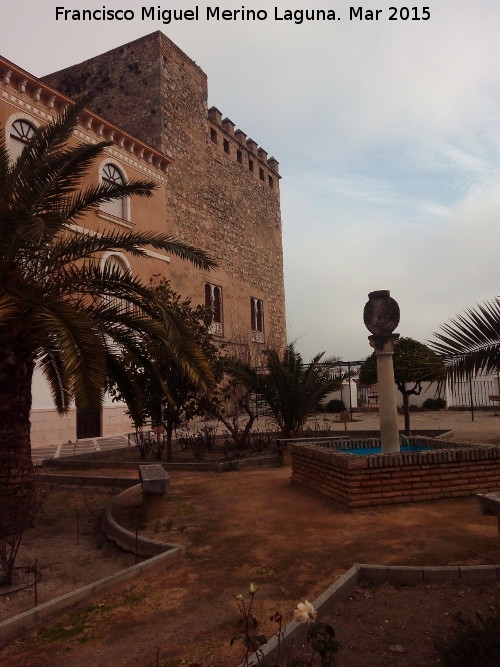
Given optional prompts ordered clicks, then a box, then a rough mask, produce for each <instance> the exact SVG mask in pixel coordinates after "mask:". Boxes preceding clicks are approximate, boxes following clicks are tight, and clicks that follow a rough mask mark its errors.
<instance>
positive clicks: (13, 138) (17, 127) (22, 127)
mask: <svg viewBox="0 0 500 667" xmlns="http://www.w3.org/2000/svg"><path fill="white" fill-rule="evenodd" d="M35 130H36V128H35V126H34V125H32V124H31V123H30V122H29V121H27V120H25V119H24V118H19V119H18V120H15V121H14V122H13V123H12V125H11V126H10V133H9V137H10V155H11V158H12V159H13V160H16V159H17V158H18V157H19V156H20V155H21V153H22V152H23V148H24V147H25V146H26V144H27V143H28V141H29V140H30V139H31V137H32V136H33V135H34V134H35Z"/></svg>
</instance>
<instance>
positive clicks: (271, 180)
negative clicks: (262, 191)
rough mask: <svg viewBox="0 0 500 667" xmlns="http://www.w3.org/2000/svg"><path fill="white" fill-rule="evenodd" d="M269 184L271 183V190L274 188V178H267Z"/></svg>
mask: <svg viewBox="0 0 500 667" xmlns="http://www.w3.org/2000/svg"><path fill="white" fill-rule="evenodd" d="M267 182H268V183H269V187H270V188H273V187H274V183H273V177H272V176H268V177H267Z"/></svg>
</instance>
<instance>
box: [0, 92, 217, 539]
mask: <svg viewBox="0 0 500 667" xmlns="http://www.w3.org/2000/svg"><path fill="white" fill-rule="evenodd" d="M81 108H82V107H81V105H76V106H74V107H71V108H69V109H68V110H67V111H66V112H64V113H63V114H62V115H61V116H60V117H58V118H57V119H55V120H54V121H52V122H50V123H49V124H47V125H45V126H43V127H41V128H40V129H38V130H37V131H36V132H35V134H34V136H33V137H32V139H31V140H30V141H29V143H28V144H27V145H26V146H25V148H24V150H23V152H22V153H21V155H20V156H19V158H18V159H17V160H16V161H15V162H14V163H13V164H11V163H10V161H9V155H8V152H7V147H6V143H5V140H4V139H3V137H2V141H1V145H0V495H1V497H0V507H1V521H2V525H1V526H0V530H2V531H4V533H5V531H7V532H8V531H9V530H10V529H12V528H15V526H16V525H18V524H19V521H20V520H22V517H26V516H28V515H29V508H30V506H31V502H32V497H33V469H32V464H31V449H30V409H31V384H32V377H33V371H34V367H35V363H37V364H38V365H39V366H40V368H41V369H42V371H43V373H44V375H45V377H46V379H47V380H48V383H49V385H50V388H51V390H52V395H53V398H54V402H55V405H56V408H57V410H58V411H59V412H60V413H64V412H65V411H67V410H68V408H69V407H70V405H71V402H72V401H73V400H75V401H76V403H77V405H78V406H79V407H81V408H82V409H85V408H89V407H98V406H100V404H101V402H102V397H103V390H104V388H105V385H106V381H107V377H108V376H118V377H119V376H120V364H121V362H122V357H123V353H124V352H126V353H127V354H128V355H132V356H134V355H140V354H141V346H140V345H139V341H141V340H142V338H143V337H144V336H146V337H150V338H151V339H154V340H155V341H158V343H159V344H161V345H164V346H165V347H166V348H167V349H169V351H170V352H171V353H172V354H173V355H175V356H176V357H177V358H178V359H179V363H181V364H182V366H183V368H184V369H185V370H186V372H187V373H188V375H189V376H190V377H191V378H192V379H193V380H195V381H197V382H199V383H200V384H202V385H205V386H208V385H209V384H211V383H212V381H213V377H212V375H211V371H210V369H209V367H208V365H207V363H206V361H205V358H204V356H203V353H202V352H201V350H200V348H199V346H198V345H196V343H195V341H193V340H192V338H191V337H190V336H189V331H188V330H187V329H186V327H185V326H184V325H183V323H182V322H180V321H179V320H178V319H176V318H173V317H172V316H171V313H169V312H168V310H167V309H165V308H163V307H162V305H161V304H160V303H159V302H158V301H157V300H156V298H155V295H154V293H153V292H152V291H151V289H150V288H149V287H148V286H146V285H144V284H142V283H141V282H140V281H139V280H138V279H136V278H135V277H134V276H132V275H130V274H126V275H118V272H117V271H116V270H111V269H106V268H104V269H102V268H100V267H99V262H98V259H99V256H100V255H101V253H102V252H105V251H108V250H122V251H125V252H128V253H130V254H131V255H136V256H143V255H144V254H145V246H151V247H153V248H156V249H162V250H165V251H167V252H169V253H174V254H176V255H178V256H179V257H182V258H184V259H188V260H190V261H192V262H193V263H194V264H195V265H196V266H199V267H202V268H204V269H209V268H210V267H212V266H214V262H213V261H212V260H210V258H209V257H207V256H206V255H205V254H204V253H203V252H202V251H200V250H197V249H196V248H194V247H193V246H191V245H189V244H186V243H183V242H181V241H179V240H178V239H175V238H174V237H171V236H168V235H163V234H155V233H142V234H141V233H133V232H124V233H117V232H107V231H102V232H101V233H98V234H94V235H90V234H77V233H75V232H74V231H73V229H72V225H74V224H75V223H76V222H78V221H79V220H80V219H81V218H82V216H84V214H85V213H86V212H87V211H89V210H91V209H94V208H96V207H98V206H99V205H100V204H102V203H104V202H107V201H110V200H112V199H115V198H116V197H123V196H132V195H139V196H144V197H148V196H151V194H152V191H153V189H154V187H155V185H154V183H150V182H147V181H131V182H129V183H126V184H122V185H110V184H105V183H104V184H99V185H92V186H89V187H83V185H82V179H83V177H84V175H85V174H86V172H87V171H88V169H89V167H90V166H91V165H92V163H93V162H94V161H95V159H96V158H97V157H98V156H100V155H101V154H102V153H103V151H104V149H105V147H106V146H108V145H110V142H101V143H97V144H84V143H80V144H77V145H75V144H74V143H71V142H70V139H71V136H72V133H73V131H74V129H75V127H76V124H77V120H78V114H79V113H80V112H81Z"/></svg>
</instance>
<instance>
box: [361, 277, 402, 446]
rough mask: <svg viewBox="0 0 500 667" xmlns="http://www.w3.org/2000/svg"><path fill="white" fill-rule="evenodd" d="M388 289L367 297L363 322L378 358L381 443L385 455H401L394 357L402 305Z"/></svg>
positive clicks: (372, 293) (371, 293)
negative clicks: (392, 453) (399, 453)
mask: <svg viewBox="0 0 500 667" xmlns="http://www.w3.org/2000/svg"><path fill="white" fill-rule="evenodd" d="M390 294H391V293H390V292H389V290H378V291H377V292H370V294H368V303H367V304H366V305H365V309H364V312H363V319H364V322H365V326H366V328H367V329H368V331H371V333H372V335H371V336H368V340H369V341H370V345H371V346H372V347H373V348H374V350H375V355H376V357H377V383H378V397H379V418H380V442H381V445H382V453H383V454H386V453H390V452H399V451H400V448H399V430H398V410H397V403H396V383H395V381H394V366H393V363H392V355H393V354H394V346H395V345H396V343H397V340H398V338H399V334H395V333H392V332H393V331H394V329H395V328H396V327H397V326H398V324H399V306H398V304H397V302H396V301H395V300H394V299H392V298H391V296H390Z"/></svg>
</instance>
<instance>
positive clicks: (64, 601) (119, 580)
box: [0, 548, 181, 642]
mask: <svg viewBox="0 0 500 667" xmlns="http://www.w3.org/2000/svg"><path fill="white" fill-rule="evenodd" d="M180 555H181V550H180V548H179V549H171V550H169V551H166V552H165V553H162V554H160V555H158V556H155V557H154V558H149V559H148V560H145V561H144V562H142V563H138V564H137V565H132V567H128V568H127V569H126V570H121V571H120V572H117V573H116V574H112V575H111V576H109V577H106V578H104V579H99V580H98V581H94V582H93V583H92V584H88V585H87V586H83V587H82V588H78V589H77V590H76V591H72V592H71V593H67V594H66V595H61V596H60V597H58V598H54V600H49V602H45V603H44V604H41V605H38V607H33V608H32V609H29V610H28V611H25V612H23V613H22V614H17V616H13V617H12V618H8V619H7V620H6V621H3V622H2V623H0V641H2V642H3V641H7V640H9V639H12V638H13V637H16V636H19V635H20V634H21V633H22V632H25V631H26V630H29V629H30V628H33V627H35V626H37V625H42V624H44V623H46V622H47V621H48V620H49V619H51V618H53V617H54V616H58V615H60V614H63V613H65V612H67V611H69V610H70V609H74V608H75V607H77V606H78V605H80V604H81V603H82V602H85V601H86V600H90V599H91V598H95V597H97V596H98V595H102V594H103V593H106V592H108V591H110V590H112V589H113V588H116V587H117V586H119V585H121V584H123V583H124V582H127V581H132V580H133V579H138V578H139V577H141V576H142V575H144V574H146V573H148V574H149V573H152V572H155V571H158V570H161V569H164V568H167V567H169V566H170V565H172V564H173V563H174V561H175V560H176V559H177V558H178V557H179V556H180Z"/></svg>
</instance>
